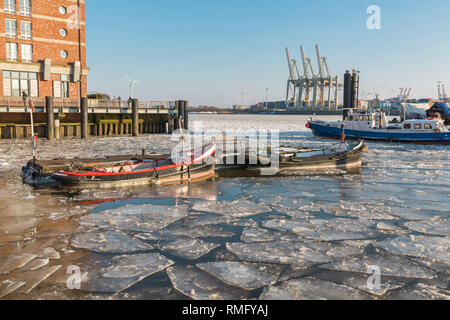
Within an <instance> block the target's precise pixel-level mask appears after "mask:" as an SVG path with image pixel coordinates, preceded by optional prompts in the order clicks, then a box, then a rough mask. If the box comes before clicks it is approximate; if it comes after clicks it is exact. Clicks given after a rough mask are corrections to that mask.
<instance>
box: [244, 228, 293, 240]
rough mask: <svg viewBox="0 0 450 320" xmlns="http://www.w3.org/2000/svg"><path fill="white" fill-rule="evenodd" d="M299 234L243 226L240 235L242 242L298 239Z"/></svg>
mask: <svg viewBox="0 0 450 320" xmlns="http://www.w3.org/2000/svg"><path fill="white" fill-rule="evenodd" d="M299 238H300V237H299V236H296V235H292V234H287V233H284V232H277V231H274V230H268V229H263V228H257V227H253V228H245V229H244V231H243V232H242V235H241V241H242V242H247V243H250V242H271V241H298V240H299Z"/></svg>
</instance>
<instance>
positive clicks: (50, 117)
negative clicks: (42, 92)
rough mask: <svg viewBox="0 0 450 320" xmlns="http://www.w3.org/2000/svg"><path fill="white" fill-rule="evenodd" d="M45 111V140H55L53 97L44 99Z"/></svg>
mask: <svg viewBox="0 0 450 320" xmlns="http://www.w3.org/2000/svg"><path fill="white" fill-rule="evenodd" d="M45 110H46V120H47V139H48V140H53V139H55V110H54V108H53V97H45Z"/></svg>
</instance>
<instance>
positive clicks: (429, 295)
mask: <svg viewBox="0 0 450 320" xmlns="http://www.w3.org/2000/svg"><path fill="white" fill-rule="evenodd" d="M387 298H388V299H390V300H450V291H448V290H444V289H440V288H436V287H434V286H430V285H426V284H423V283H417V284H416V285H414V286H413V287H412V288H405V289H401V290H398V291H397V290H395V291H392V292H390V293H389V294H388V296H387Z"/></svg>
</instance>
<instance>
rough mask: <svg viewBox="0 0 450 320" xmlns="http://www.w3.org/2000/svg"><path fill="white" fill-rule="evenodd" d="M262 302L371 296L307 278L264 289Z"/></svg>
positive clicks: (360, 298)
mask: <svg viewBox="0 0 450 320" xmlns="http://www.w3.org/2000/svg"><path fill="white" fill-rule="evenodd" d="M260 299H262V300H363V299H370V296H368V295H365V294H363V293H362V292H361V291H359V290H356V289H353V288H351V287H348V286H346V285H342V284H337V283H333V282H328V281H324V280H320V279H317V278H313V277H305V278H301V279H294V280H289V281H286V282H283V283H282V284H280V285H279V286H270V287H267V288H265V289H264V291H263V293H262V294H261V296H260Z"/></svg>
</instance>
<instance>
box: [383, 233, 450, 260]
mask: <svg viewBox="0 0 450 320" xmlns="http://www.w3.org/2000/svg"><path fill="white" fill-rule="evenodd" d="M376 247H379V248H382V249H384V250H386V251H388V252H390V253H393V254H398V255H407V256H413V257H419V258H425V259H436V260H440V261H443V262H445V263H447V264H450V252H449V248H450V238H443V237H434V236H415V235H409V236H401V237H398V238H394V239H389V240H385V241H381V242H378V243H376Z"/></svg>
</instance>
